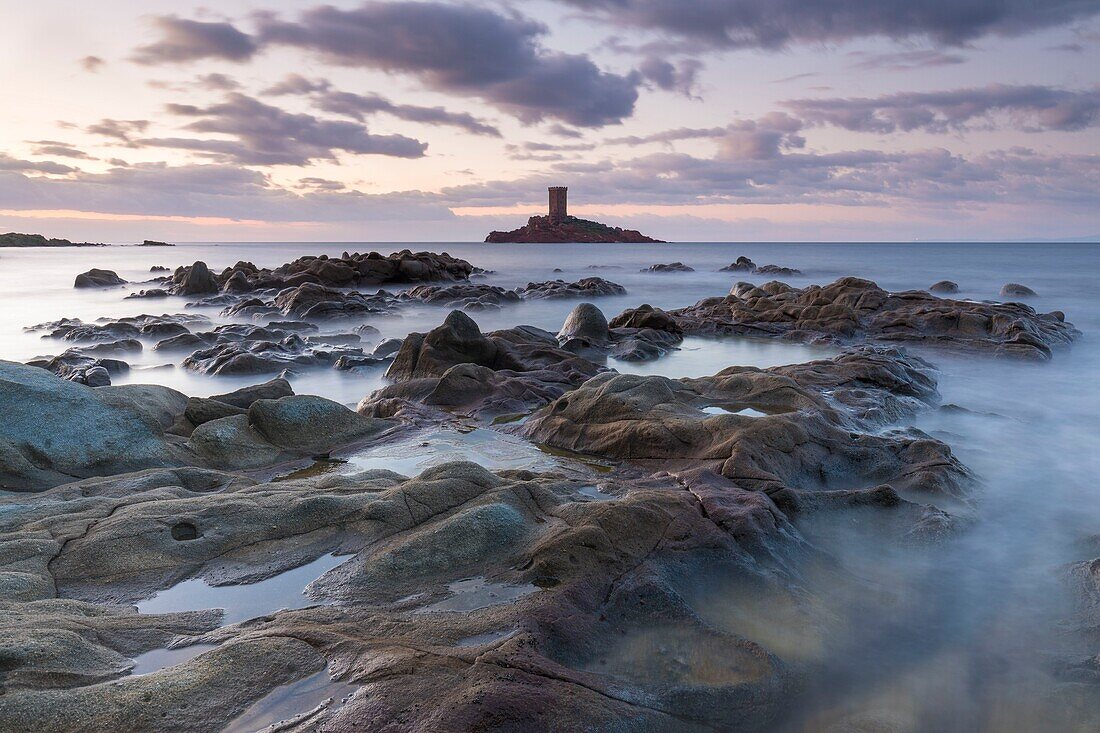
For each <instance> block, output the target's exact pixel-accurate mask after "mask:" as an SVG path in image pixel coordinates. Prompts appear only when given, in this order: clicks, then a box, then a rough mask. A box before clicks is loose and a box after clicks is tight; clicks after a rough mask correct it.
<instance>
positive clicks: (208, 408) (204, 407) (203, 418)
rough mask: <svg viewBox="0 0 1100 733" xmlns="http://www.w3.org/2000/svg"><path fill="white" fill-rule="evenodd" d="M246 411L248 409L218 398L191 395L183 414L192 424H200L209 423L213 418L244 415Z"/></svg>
mask: <svg viewBox="0 0 1100 733" xmlns="http://www.w3.org/2000/svg"><path fill="white" fill-rule="evenodd" d="M246 413H247V410H245V409H243V408H240V407H235V406H233V405H229V404H226V403H225V402H220V401H218V400H216V399H209V398H206V397H191V398H190V399H188V400H187V408H186V409H185V410H184V413H183V414H184V417H186V418H187V419H188V420H190V421H191V424H192V425H195V426H198V425H203V424H205V423H208V422H210V421H211V420H220V419H221V418H223V417H232V416H233V415H244V414H246Z"/></svg>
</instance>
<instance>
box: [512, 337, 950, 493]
mask: <svg viewBox="0 0 1100 733" xmlns="http://www.w3.org/2000/svg"><path fill="white" fill-rule="evenodd" d="M930 375H931V367H930V365H928V364H927V363H926V362H921V361H920V360H915V359H911V358H906V357H904V356H903V355H901V354H900V353H898V352H882V351H874V350H863V351H857V352H853V353H850V354H846V355H842V356H840V357H837V358H836V359H834V360H830V361H822V362H814V363H811V364H807V365H795V366H793V367H790V368H787V367H780V368H776V369H771V370H760V369H752V368H745V367H731V368H729V369H726V370H723V371H722V372H719V373H718V374H716V375H715V376H713V377H703V378H699V379H679V380H675V379H668V378H666V377H655V376H638V375H626V374H614V373H604V374H600V375H597V376H596V377H594V378H592V379H590V380H589V381H587V382H585V383H584V384H583V385H581V386H580V387H579V388H577V389H575V390H573V391H572V392H567V393H566V394H564V395H562V396H561V397H560V398H558V399H557V400H556V401H555V402H553V403H551V404H549V405H547V406H546V407H544V408H542V409H541V410H539V411H538V412H536V413H535V414H534V415H533V416H531V417H530V418H528V419H527V421H525V422H524V423H523V424H522V425H521V426H520V428H519V431H520V432H521V433H522V434H523V435H524V436H526V437H528V438H529V439H531V440H535V441H538V442H540V443H546V444H548V445H551V446H553V447H556V448H560V449H564V450H568V451H573V452H576V453H584V454H590V455H602V456H610V457H614V458H621V459H627V460H631V461H636V462H641V463H643V464H644V463H647V462H656V463H655V465H662V466H676V465H677V464H676V461H687V462H691V463H693V464H695V465H699V464H702V465H704V466H708V467H712V468H713V469H714V470H716V471H718V472H720V473H721V475H723V476H726V477H728V478H730V479H731V480H732V481H734V483H736V484H737V485H738V486H740V487H741V488H744V489H748V490H754V491H765V492H767V493H769V494H775V493H777V492H780V491H803V492H805V491H818V490H825V489H828V490H832V489H839V488H844V487H852V486H855V487H861V486H864V485H866V482H869V481H873V482H875V483H890V484H891V485H892V486H894V487H895V488H896V489H898V490H900V491H903V492H912V493H915V494H928V495H932V496H941V497H949V498H954V499H964V498H965V496H966V494H965V487H966V486H967V485H968V484H969V474H968V472H967V471H966V469H965V468H964V467H963V466H962V465H961V464H959V463H958V461H956V460H955V459H954V458H953V457H952V456H951V450H950V448H948V447H947V446H946V445H944V444H943V443H940V442H939V441H936V440H933V439H931V438H929V437H928V436H925V435H912V436H911V435H903V434H901V433H894V434H890V435H879V434H877V429H878V428H879V427H881V426H882V425H885V424H889V423H890V422H892V421H894V420H897V419H898V418H899V416H900V415H903V414H912V412H914V411H915V410H916V409H918V408H919V407H920V406H922V405H925V404H928V403H929V402H931V401H932V400H933V399H934V397H935V382H934V380H932V378H931V376H930ZM857 384H858V388H856V387H855V385H857ZM840 385H844V387H843V390H840V389H838V387H839V386H840ZM838 392H840V394H839V396H838V394H837V393H838ZM826 393H828V394H829V398H830V399H832V400H838V399H839V400H841V401H849V400H850V401H851V403H850V406H849V407H848V408H847V409H846V410H838V409H837V408H835V407H833V406H832V405H831V404H830V403H829V401H828V400H827V399H826V398H825V395H826ZM711 405H720V406H721V409H722V411H720V412H719V413H718V414H708V413H707V412H704V411H702V409H701V408H703V407H708V406H711ZM745 408H752V409H754V410H757V411H761V412H764V413H766V416H764V417H751V416H749V417H747V416H744V415H741V414H737V413H738V412H739V411H741V410H743V409H745ZM725 410H728V413H727V412H724V411H725ZM856 430H860V431H867V430H872V431H875V432H870V433H867V432H863V433H857V432H855V431H856ZM669 435H673V436H675V440H669ZM669 461H671V462H672V463H667V462H669Z"/></svg>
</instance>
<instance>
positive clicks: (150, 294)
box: [126, 288, 169, 300]
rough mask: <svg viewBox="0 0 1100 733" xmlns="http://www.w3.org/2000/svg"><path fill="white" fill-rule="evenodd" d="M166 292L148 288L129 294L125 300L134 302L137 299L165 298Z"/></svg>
mask: <svg viewBox="0 0 1100 733" xmlns="http://www.w3.org/2000/svg"><path fill="white" fill-rule="evenodd" d="M168 295H169V293H168V291H167V290H165V289H163V288H150V289H149V290H139V291H138V292H136V293H130V294H129V295H127V296H126V300H134V299H137V298H167V297H168Z"/></svg>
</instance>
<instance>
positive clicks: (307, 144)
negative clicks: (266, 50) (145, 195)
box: [133, 92, 427, 165]
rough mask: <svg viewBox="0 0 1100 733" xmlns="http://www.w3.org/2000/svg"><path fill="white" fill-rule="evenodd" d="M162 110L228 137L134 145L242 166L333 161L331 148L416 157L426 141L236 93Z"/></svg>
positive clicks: (144, 141)
mask: <svg viewBox="0 0 1100 733" xmlns="http://www.w3.org/2000/svg"><path fill="white" fill-rule="evenodd" d="M166 109H167V110H168V112H169V113H170V114H173V115H177V116H181V117H193V118H196V119H195V121H194V122H191V123H189V124H188V125H186V129H187V130H190V131H192V132H200V133H210V134H218V135H226V136H229V137H231V138H233V139H231V140H224V139H196V138H178V137H174V138H143V139H140V140H135V141H133V142H134V144H136V145H140V146H144V147H161V148H177V149H182V150H191V151H195V152H198V153H201V154H204V155H207V156H209V157H211V158H213V159H215V160H218V161H222V162H235V163H239V164H242V165H307V164H309V163H310V162H312V161H313V160H317V159H326V160H333V159H335V158H336V153H335V151H337V150H341V151H345V152H348V153H355V154H361V155H389V156H394V157H399V158H419V157H422V156H423V155H424V151H425V150H426V149H427V144H426V143H422V142H420V141H419V140H414V139H412V138H409V137H405V136H404V135H372V134H371V133H370V132H369V131H368V130H367V128H366V127H364V126H363V125H360V124H358V123H354V122H344V121H338V120H321V119H318V118H316V117H314V116H313V115H308V114H293V113H290V112H286V111H285V110H282V109H279V108H278V107H273V106H271V105H269V104H265V103H263V102H261V101H259V100H257V99H254V98H253V97H249V96H247V95H245V94H241V93H239V92H232V93H230V94H228V95H226V99H225V101H224V102H220V103H217V104H212V105H210V106H208V107H196V106H194V105H188V104H169V105H167V107H166Z"/></svg>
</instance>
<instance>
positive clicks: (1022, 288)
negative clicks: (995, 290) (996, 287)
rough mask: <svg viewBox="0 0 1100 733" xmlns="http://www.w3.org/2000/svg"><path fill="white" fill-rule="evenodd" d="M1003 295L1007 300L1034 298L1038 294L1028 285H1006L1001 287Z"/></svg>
mask: <svg viewBox="0 0 1100 733" xmlns="http://www.w3.org/2000/svg"><path fill="white" fill-rule="evenodd" d="M1001 295H1002V296H1003V297H1007V298H1034V297H1035V296H1037V295H1038V293H1036V292H1035V291H1034V290H1032V289H1031V288H1029V287H1028V286H1027V285H1021V284H1020V283H1005V284H1004V286H1002V287H1001Z"/></svg>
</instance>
